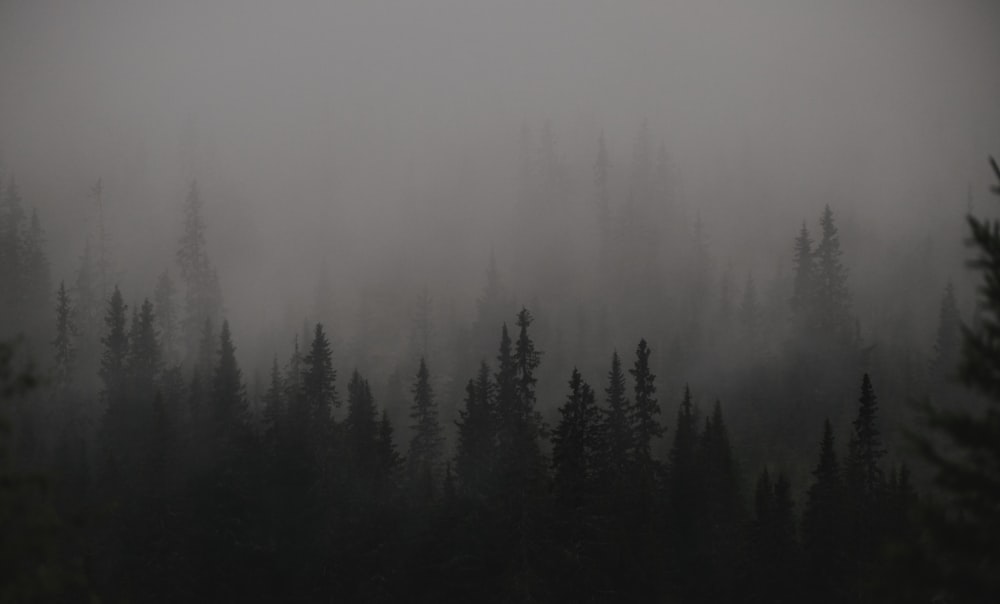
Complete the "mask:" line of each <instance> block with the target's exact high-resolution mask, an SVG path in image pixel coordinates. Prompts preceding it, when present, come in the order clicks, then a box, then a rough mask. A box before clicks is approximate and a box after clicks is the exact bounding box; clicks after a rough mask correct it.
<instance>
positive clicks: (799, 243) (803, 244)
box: [792, 222, 817, 326]
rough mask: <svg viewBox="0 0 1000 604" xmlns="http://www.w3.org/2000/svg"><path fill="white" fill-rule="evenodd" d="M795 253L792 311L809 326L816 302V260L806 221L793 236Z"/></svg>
mask: <svg viewBox="0 0 1000 604" xmlns="http://www.w3.org/2000/svg"><path fill="white" fill-rule="evenodd" d="M794 253H795V255H794V258H793V261H792V262H793V269H794V271H795V277H794V282H793V283H794V285H793V290H792V311H793V312H794V313H795V315H796V316H797V317H798V319H799V321H801V322H803V323H804V324H805V325H806V326H811V323H812V321H813V313H814V306H815V304H816V295H817V292H816V261H815V256H814V252H813V240H812V238H811V237H810V236H809V229H808V228H806V223H805V222H803V223H802V229H801V230H800V231H799V236H798V237H796V238H795V252H794Z"/></svg>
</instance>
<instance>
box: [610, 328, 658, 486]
mask: <svg viewBox="0 0 1000 604" xmlns="http://www.w3.org/2000/svg"><path fill="white" fill-rule="evenodd" d="M650 354H652V351H651V350H650V349H649V346H648V345H647V344H646V340H645V339H641V340H639V345H638V347H636V350H635V365H634V366H633V367H632V369H630V370H629V373H630V374H631V375H632V379H633V380H635V390H634V394H635V397H634V398H635V402H634V403H633V417H632V423H633V434H634V441H633V443H632V446H633V447H634V453H633V456H634V457H635V459H636V461H637V462H638V463H639V464H640V465H643V466H648V465H649V464H651V462H652V442H653V439H656V438H659V437H661V436H663V432H664V429H663V426H661V425H660V422H659V421H658V420H657V419H656V416H658V415H659V414H660V403H659V401H657V400H656V376H655V375H654V374H653V373H652V371H650V367H649V356H650ZM613 366H614V362H613V361H612V369H613Z"/></svg>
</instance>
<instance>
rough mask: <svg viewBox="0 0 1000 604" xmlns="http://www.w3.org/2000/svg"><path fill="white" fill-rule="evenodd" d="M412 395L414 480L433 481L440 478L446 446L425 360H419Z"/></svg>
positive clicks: (412, 473)
mask: <svg viewBox="0 0 1000 604" xmlns="http://www.w3.org/2000/svg"><path fill="white" fill-rule="evenodd" d="M411 392H412V393H413V404H412V405H411V406H410V419H412V420H413V424H412V425H411V426H410V429H411V430H413V438H412V439H411V440H410V450H409V453H408V454H407V460H408V462H409V465H410V477H411V479H415V480H420V477H422V476H424V475H430V476H431V477H433V476H435V475H436V474H437V470H438V468H437V466H438V464H439V463H440V460H441V452H442V447H443V445H444V437H443V436H442V434H441V425H440V424H439V423H438V412H437V403H435V401H434V390H433V388H431V383H430V372H429V371H428V370H427V363H426V362H425V361H424V359H423V358H421V359H420V368H419V369H418V370H417V377H416V380H415V381H414V383H413V389H412V390H411Z"/></svg>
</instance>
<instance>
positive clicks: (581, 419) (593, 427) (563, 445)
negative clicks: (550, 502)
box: [552, 367, 601, 509]
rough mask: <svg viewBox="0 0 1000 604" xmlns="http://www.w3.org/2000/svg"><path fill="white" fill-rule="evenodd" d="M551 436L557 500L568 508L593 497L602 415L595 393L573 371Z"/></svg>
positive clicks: (599, 448) (579, 504) (599, 450)
mask: <svg viewBox="0 0 1000 604" xmlns="http://www.w3.org/2000/svg"><path fill="white" fill-rule="evenodd" d="M559 414H560V420H559V424H558V425H557V426H556V429H555V431H554V432H553V434H552V467H553V470H554V472H555V477H554V478H555V487H556V493H557V497H558V499H559V500H560V501H561V502H562V503H563V505H565V506H567V507H568V508H570V509H575V508H577V507H579V506H581V505H583V504H584V503H585V502H586V500H587V498H588V497H590V496H592V495H593V492H594V487H595V484H594V480H595V478H596V476H595V470H596V467H597V461H598V456H599V455H600V453H601V424H600V420H601V414H600V409H598V407H597V405H596V403H595V400H594V391H593V390H591V388H590V386H588V385H587V383H586V382H584V381H583V378H582V377H581V376H580V372H579V371H577V369H576V368H575V367H574V368H573V373H572V375H571V377H570V380H569V394H568V395H567V396H566V403H565V404H564V405H563V406H562V407H560V408H559Z"/></svg>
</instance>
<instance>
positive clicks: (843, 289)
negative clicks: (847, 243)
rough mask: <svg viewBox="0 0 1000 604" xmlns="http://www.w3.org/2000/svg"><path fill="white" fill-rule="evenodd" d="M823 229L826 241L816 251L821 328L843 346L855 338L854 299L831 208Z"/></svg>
mask: <svg viewBox="0 0 1000 604" xmlns="http://www.w3.org/2000/svg"><path fill="white" fill-rule="evenodd" d="M820 227H821V229H822V237H821V238H820V241H819V244H818V245H817V246H816V251H815V256H816V260H815V262H816V265H815V268H816V273H815V278H816V304H817V307H816V308H817V312H818V316H817V321H818V323H817V328H818V329H820V330H821V333H824V334H831V335H832V336H833V337H834V338H835V339H836V340H839V341H840V342H842V343H843V342H847V341H848V339H849V338H851V337H852V336H853V335H854V330H853V321H852V319H851V316H850V313H851V298H850V291H849V290H848V287H847V269H846V268H845V267H844V265H843V262H842V260H841V256H842V255H843V252H842V251H841V249H840V236H839V235H838V232H837V225H836V223H835V222H834V219H833V211H832V210H831V209H830V206H826V207H825V208H823V216H822V217H821V218H820Z"/></svg>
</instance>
